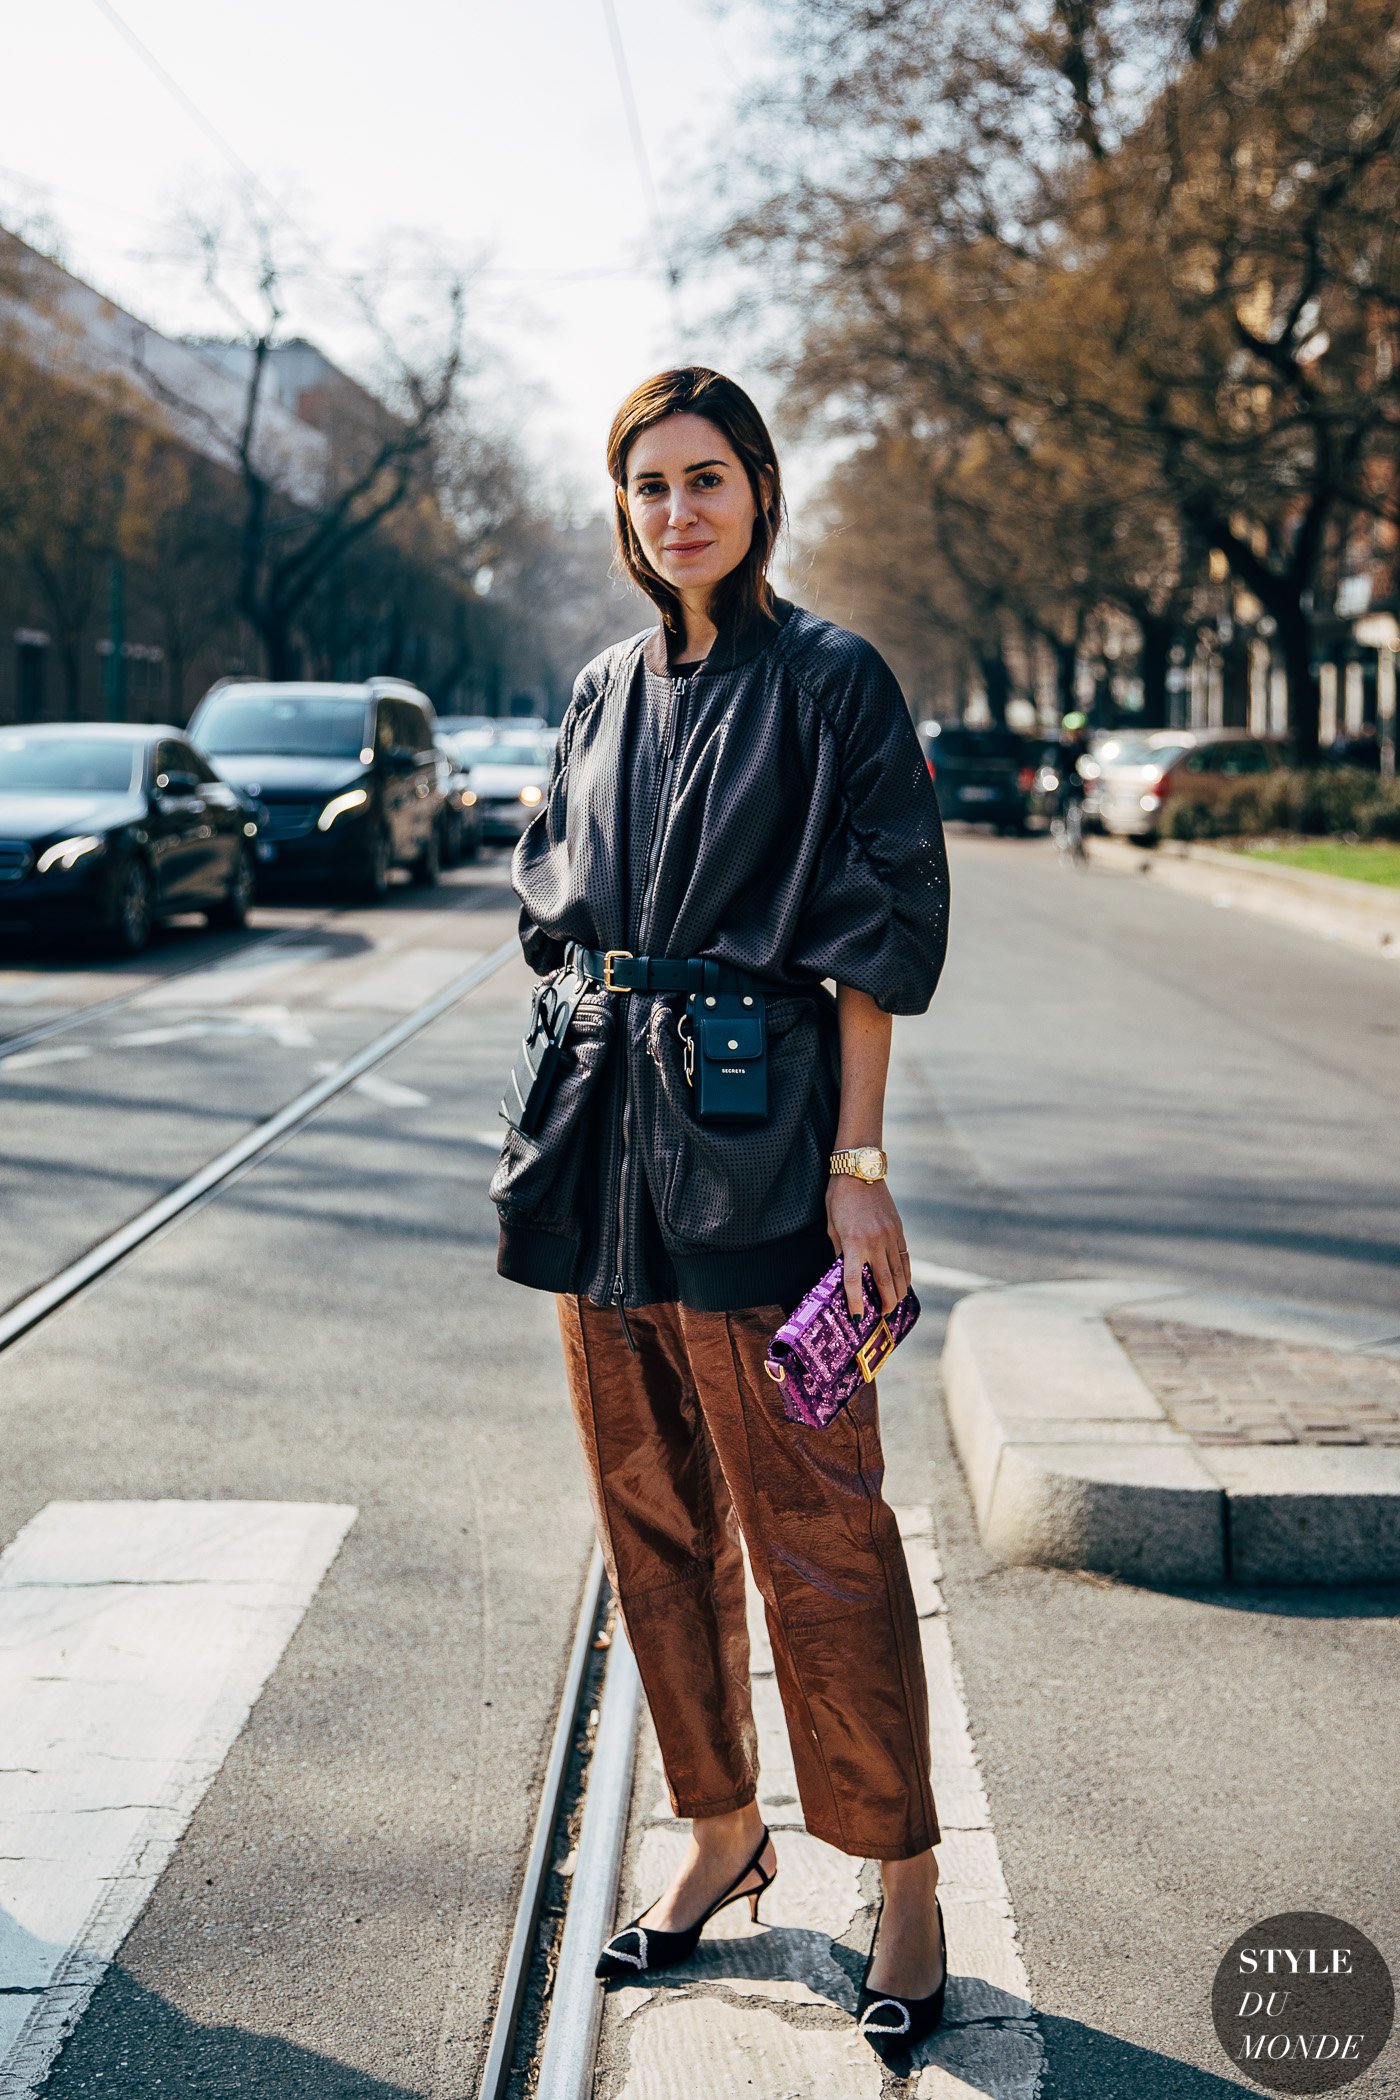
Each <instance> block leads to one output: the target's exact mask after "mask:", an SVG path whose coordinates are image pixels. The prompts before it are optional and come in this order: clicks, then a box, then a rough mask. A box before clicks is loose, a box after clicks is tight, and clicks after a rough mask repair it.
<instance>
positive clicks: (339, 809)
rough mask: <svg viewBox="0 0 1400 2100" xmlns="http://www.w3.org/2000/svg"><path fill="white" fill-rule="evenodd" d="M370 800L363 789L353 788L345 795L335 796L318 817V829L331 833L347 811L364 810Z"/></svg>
mask: <svg viewBox="0 0 1400 2100" xmlns="http://www.w3.org/2000/svg"><path fill="white" fill-rule="evenodd" d="M368 800H369V796H368V795H367V794H366V792H365V790H364V789H363V788H351V789H349V791H348V792H347V793H346V794H344V795H335V796H333V797H332V799H331V800H330V801H329V802H328V803H327V804H326V806H325V808H324V809H323V810H322V811H321V814H320V816H319V817H317V819H316V829H317V830H318V831H329V830H330V828H331V826H332V824H334V822H335V820H336V818H337V817H343V816H344V815H345V813H346V811H347V810H351V809H363V808H364V806H365V804H366V803H367V802H368Z"/></svg>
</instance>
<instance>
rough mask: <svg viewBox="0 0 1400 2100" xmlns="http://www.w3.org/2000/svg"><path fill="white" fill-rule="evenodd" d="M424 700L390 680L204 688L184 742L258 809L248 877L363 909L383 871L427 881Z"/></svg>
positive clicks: (429, 748) (430, 793) (433, 850)
mask: <svg viewBox="0 0 1400 2100" xmlns="http://www.w3.org/2000/svg"><path fill="white" fill-rule="evenodd" d="M436 728H437V724H436V721H435V718H434V715H433V710H432V705H431V702H430V701H428V700H427V699H426V698H425V697H424V695H423V694H422V693H420V692H418V691H417V690H416V688H415V687H413V686H411V685H405V684H404V683H403V682H402V681H401V680H399V679H397V678H371V679H370V680H368V682H367V683H366V684H364V685H327V684H315V683H310V682H300V681H298V682H296V683H292V682H288V683H286V684H281V683H278V684H272V683H261V682H254V681H252V680H239V681H236V682H235V681H224V682H221V683H220V684H219V685H216V686H214V687H213V688H212V689H211V690H210V691H209V692H208V693H206V694H205V696H204V698H203V699H202V700H201V701H200V703H199V706H198V707H197V708H196V709H195V711H194V714H193V716H192V717H191V719H190V736H191V737H192V738H193V740H194V741H195V742H196V743H197V744H198V745H199V746H200V748H201V750H204V751H207V752H208V753H209V755H210V757H211V758H213V759H215V760H216V761H217V763H218V766H219V770H220V771H221V772H222V773H224V774H226V775H227V777H228V778H229V779H230V780H233V781H236V782H237V783H238V785H239V786H240V787H242V788H244V789H245V790H246V791H247V793H248V794H249V795H250V796H252V798H253V799H254V800H255V801H256V802H257V803H258V804H259V805H260V806H261V808H262V810H263V811H264V815H265V821H264V825H263V832H262V836H261V837H260V838H259V840H258V872H259V880H260V882H261V884H262V885H263V886H265V887H269V888H270V887H273V886H276V885H281V884H290V883H296V882H315V883H317V884H318V885H320V886H321V887H323V888H328V889H330V890H331V891H332V892H333V893H338V894H340V895H342V896H356V897H362V898H364V899H365V900H366V901H368V902H371V903H372V902H374V901H375V900H377V899H378V898H380V897H382V896H383V895H384V892H385V891H386V890H387V889H388V887H389V875H390V870H391V869H392V868H393V867H394V866H395V865H398V866H401V867H406V868H408V869H409V870H410V872H411V873H412V875H413V878H414V880H415V881H416V882H424V883H433V882H436V881H437V878H438V869H439V866H440V864H441V851H442V835H441V824H440V816H441V810H442V805H443V794H442V786H441V782H440V779H439V764H438V759H439V754H438V750H437V746H436V744H435V743H434V741H433V739H434V734H435V732H436Z"/></svg>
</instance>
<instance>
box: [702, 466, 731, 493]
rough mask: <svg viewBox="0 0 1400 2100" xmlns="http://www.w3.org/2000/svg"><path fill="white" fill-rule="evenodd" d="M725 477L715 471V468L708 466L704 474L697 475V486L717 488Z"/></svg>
mask: <svg viewBox="0 0 1400 2100" xmlns="http://www.w3.org/2000/svg"><path fill="white" fill-rule="evenodd" d="M723 479H724V477H723V475H721V474H717V473H716V472H715V471H714V469H713V468H712V467H710V468H707V469H706V470H705V472H704V473H703V474H697V475H696V477H695V486H696V488H698V489H717V488H718V487H719V485H720V483H721V481H722V480H723Z"/></svg>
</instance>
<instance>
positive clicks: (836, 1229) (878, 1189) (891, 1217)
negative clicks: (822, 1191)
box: [826, 1174, 914, 1319]
mask: <svg viewBox="0 0 1400 2100" xmlns="http://www.w3.org/2000/svg"><path fill="white" fill-rule="evenodd" d="M826 1229H827V1231H828V1232H829V1233H830V1235H831V1244H832V1246H833V1247H834V1248H835V1249H836V1252H837V1253H838V1254H839V1255H840V1256H841V1259H842V1262H843V1264H844V1266H845V1284H846V1304H847V1306H848V1307H849V1308H850V1312H851V1315H852V1317H853V1318H854V1319H859V1317H860V1315H861V1313H862V1311H863V1310H864V1307H865V1289H864V1285H863V1283H862V1281H861V1273H860V1272H861V1270H862V1269H863V1268H864V1266H865V1264H866V1263H867V1262H869V1264H870V1266H871V1269H872V1270H873V1271H874V1275H875V1288H876V1289H877V1290H878V1291H879V1293H880V1310H881V1312H886V1313H888V1312H893V1311H894V1309H895V1307H896V1306H897V1305H898V1303H899V1301H900V1299H901V1298H903V1297H904V1296H905V1295H906V1294H907V1292H908V1290H909V1286H910V1284H911V1283H912V1282H913V1280H914V1279H913V1277H912V1276H911V1274H910V1271H909V1249H908V1248H907V1247H906V1246H905V1244H904V1227H903V1225H902V1224H901V1223H900V1217H899V1212H898V1211H897V1210H896V1209H895V1206H894V1197H893V1196H892V1195H891V1194H890V1191H889V1186H888V1184H887V1183H886V1182H883V1181H859V1180H857V1178H856V1177H855V1175H853V1174H833V1175H832V1177H831V1179H830V1181H829V1182H828V1183H827V1188H826Z"/></svg>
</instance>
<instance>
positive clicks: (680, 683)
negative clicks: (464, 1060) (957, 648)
mask: <svg viewBox="0 0 1400 2100" xmlns="http://www.w3.org/2000/svg"><path fill="white" fill-rule="evenodd" d="M689 691H690V681H689V679H687V678H674V679H672V681H671V719H670V721H669V722H668V723H667V725H666V750H665V754H664V757H663V761H662V769H661V786H660V788H659V790H658V792H657V797H656V804H655V807H654V808H653V810H652V813H651V834H650V837H649V838H648V840H647V871H646V877H645V879H644V881H643V884H642V899H641V905H640V908H639V910H638V913H637V947H638V952H639V953H640V954H642V955H645V954H646V935H647V929H648V927H649V925H650V923H651V900H652V891H653V888H654V886H655V882H656V871H657V868H658V867H659V866H660V864H661V853H662V849H663V847H664V846H665V843H666V831H667V827H668V824H669V821H670V815H671V786H672V782H673V779H674V777H675V770H676V749H677V746H678V744H679V741H680V721H681V713H682V710H683V709H684V706H685V702H686V698H687V695H688V694H689ZM631 1123H632V1091H631V1085H630V1058H629V1057H628V1056H626V1055H624V1058H623V1065H622V1157H621V1159H620V1160H619V1162H618V1169H617V1258H616V1261H615V1263H614V1267H613V1298H614V1300H615V1301H616V1304H617V1311H618V1317H619V1319H620V1320H621V1321H622V1332H623V1334H624V1336H625V1337H626V1340H627V1346H628V1348H629V1349H630V1350H631V1351H632V1354H633V1355H634V1356H635V1355H636V1353H637V1344H636V1343H635V1341H634V1340H633V1339H632V1330H631V1328H630V1327H629V1326H628V1324H627V1303H626V1289H625V1284H624V1281H623V1274H622V1249H623V1246H624V1244H625V1242H626V1239H627V1140H628V1135H629V1132H630V1129H631Z"/></svg>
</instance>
